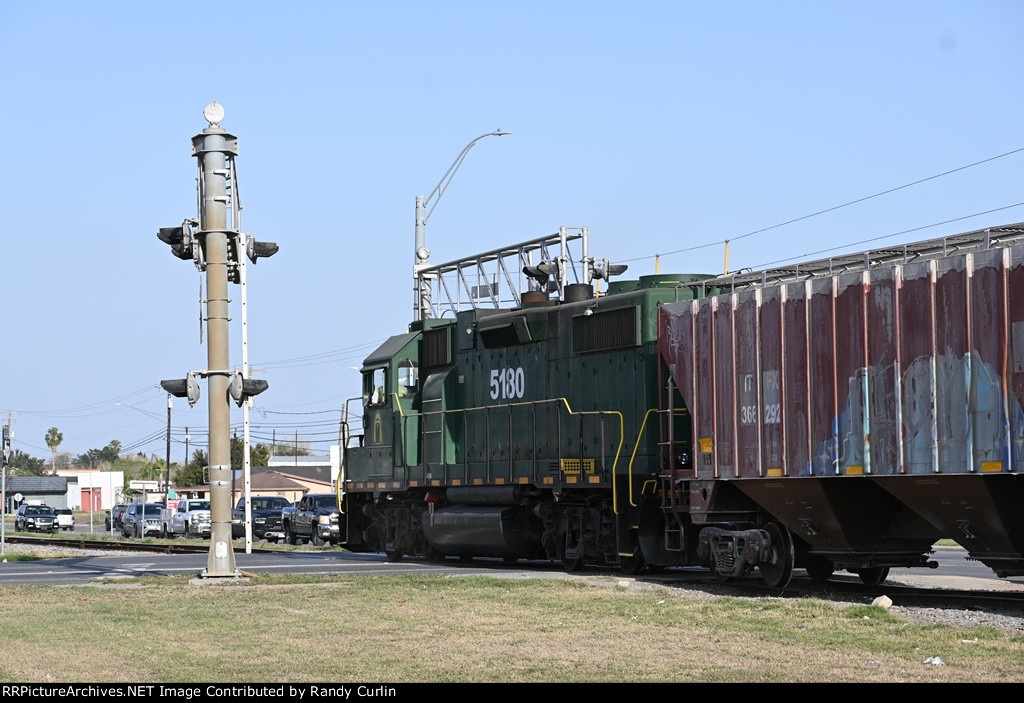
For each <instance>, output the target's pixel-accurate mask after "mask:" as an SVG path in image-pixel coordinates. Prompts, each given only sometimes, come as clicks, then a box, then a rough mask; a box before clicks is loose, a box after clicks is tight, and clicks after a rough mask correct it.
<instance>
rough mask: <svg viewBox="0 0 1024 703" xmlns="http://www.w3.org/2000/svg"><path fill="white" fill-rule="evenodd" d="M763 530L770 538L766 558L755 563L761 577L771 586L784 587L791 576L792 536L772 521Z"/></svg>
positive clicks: (792, 559) (792, 558)
mask: <svg viewBox="0 0 1024 703" xmlns="http://www.w3.org/2000/svg"><path fill="white" fill-rule="evenodd" d="M764 529H765V531H766V532H767V533H768V535H769V536H770V538H771V546H770V547H769V548H768V559H767V560H766V561H762V562H760V563H759V564H758V565H757V568H758V569H760V570H761V578H763V579H764V582H765V583H766V584H768V585H769V586H771V587H772V588H784V587H786V586H787V585H789V581H790V579H792V578H793V561H794V554H793V538H792V537H791V536H790V534H789V530H787V529H786V528H785V527H784V526H782V525H779V524H777V523H774V522H769V523H768V524H767V525H765V528H764Z"/></svg>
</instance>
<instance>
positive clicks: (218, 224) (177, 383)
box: [157, 102, 278, 577]
mask: <svg viewBox="0 0 1024 703" xmlns="http://www.w3.org/2000/svg"><path fill="white" fill-rule="evenodd" d="M203 116H204V117H205V118H206V120H207V122H209V126H208V127H207V128H206V129H204V130H203V131H202V133H200V134H197V135H196V136H194V137H193V138H192V155H193V156H195V157H196V159H197V161H198V165H199V177H198V198H197V203H198V209H199V218H198V219H186V220H185V221H184V222H183V223H182V224H181V226H179V227H162V228H160V230H159V232H158V233H157V237H158V238H159V239H160V241H162V242H164V243H165V244H168V245H170V247H171V253H172V254H174V256H176V257H178V258H179V259H184V260H192V261H193V262H194V263H195V265H196V268H197V269H199V271H205V272H206V291H207V296H206V314H205V319H206V329H207V368H206V369H204V370H199V371H189V372H188V375H187V376H186V378H184V379H170V380H166V381H161V386H162V387H163V388H164V390H166V391H167V392H168V393H170V394H171V395H173V396H176V397H183V398H188V401H189V404H190V405H194V404H195V403H196V401H198V399H199V387H198V383H197V382H196V380H195V377H196V376H202V377H206V379H207V385H208V392H209V399H208V403H209V414H210V421H209V422H210V447H209V460H210V465H209V467H208V473H209V481H210V516H211V531H210V554H209V557H208V559H207V565H206V570H205V571H203V572H202V574H201V575H202V576H203V577H235V576H238V575H239V572H238V570H237V569H236V567H235V555H234V551H233V549H232V545H231V539H232V536H231V507H232V506H231V498H232V479H233V477H232V472H231V405H230V403H231V401H232V400H235V402H237V403H238V404H239V405H242V404H243V403H248V401H249V398H251V397H252V396H254V395H257V394H258V393H261V392H263V391H264V390H266V389H267V386H268V384H267V382H266V381H256V380H253V379H250V378H248V374H249V368H248V362H247V360H243V365H242V370H241V371H237V370H233V369H231V368H229V365H230V356H229V354H228V332H229V320H230V318H229V315H228V304H229V302H230V298H229V297H228V283H229V282H230V283H240V284H242V285H243V293H242V299H243V301H244V300H245V291H244V285H245V266H246V264H245V258H246V257H248V258H249V260H250V261H252V263H253V264H255V263H256V260H257V259H258V258H262V257H268V256H273V255H274V254H276V253H277V251H278V246H277V244H275V243H273V242H257V241H255V239H253V238H252V237H251V236H249V235H246V234H243V233H242V231H241V217H240V213H241V204H240V201H239V197H238V191H237V183H238V181H237V179H236V176H235V156H237V155H238V139H237V138H236V137H235V136H233V135H231V134H228V133H227V132H225V131H224V130H223V129H222V128H221V127H220V121H221V120H222V119H223V118H224V108H222V107H221V106H220V105H219V104H218V103H215V102H213V103H210V104H209V105H207V106H206V108H205V109H204V110H203ZM244 337H245V335H244V312H243V349H244V347H245V340H244ZM186 459H187V457H186Z"/></svg>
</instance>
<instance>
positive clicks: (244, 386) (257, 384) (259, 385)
mask: <svg viewBox="0 0 1024 703" xmlns="http://www.w3.org/2000/svg"><path fill="white" fill-rule="evenodd" d="M268 388H270V384H269V383H267V382H266V381H264V380H263V379H262V378H245V377H243V376H242V374H241V373H236V374H235V375H234V377H233V378H232V379H231V383H230V384H229V385H228V393H229V394H230V395H231V397H232V399H234V401H235V403H237V404H238V407H242V403H244V402H245V401H246V400H248V399H249V398H251V397H252V396H254V395H259V394H260V393H262V392H263V391H265V390H267V389H268Z"/></svg>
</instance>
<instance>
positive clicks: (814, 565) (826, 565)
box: [804, 557, 836, 583]
mask: <svg viewBox="0 0 1024 703" xmlns="http://www.w3.org/2000/svg"><path fill="white" fill-rule="evenodd" d="M804 569H806V571H807V576H808V577H809V578H810V579H811V581H814V582H815V583H824V582H825V581H828V579H829V578H830V577H831V576H832V574H834V573H835V571H836V569H835V566H834V565H833V564H832V562H830V561H829V560H828V559H826V558H825V557H808V561H807V563H806V564H805V565H804Z"/></svg>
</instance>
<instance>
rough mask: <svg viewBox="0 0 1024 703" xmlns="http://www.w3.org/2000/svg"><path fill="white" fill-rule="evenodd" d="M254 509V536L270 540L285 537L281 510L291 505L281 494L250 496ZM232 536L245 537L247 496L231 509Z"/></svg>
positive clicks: (236, 537)
mask: <svg viewBox="0 0 1024 703" xmlns="http://www.w3.org/2000/svg"><path fill="white" fill-rule="evenodd" d="M249 500H250V501H251V506H250V509H251V510H252V538H253V539H265V540H267V541H268V542H269V541H270V540H278V539H284V528H283V527H282V526H281V511H282V510H283V509H284V508H287V507H288V506H290V505H291V503H289V502H288V501H287V500H286V499H284V498H282V497H280V496H249ZM231 536H232V537H233V538H234V539H242V538H243V537H245V496H242V497H241V498H239V499H238V505H236V506H235V509H234V510H232V511H231Z"/></svg>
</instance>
